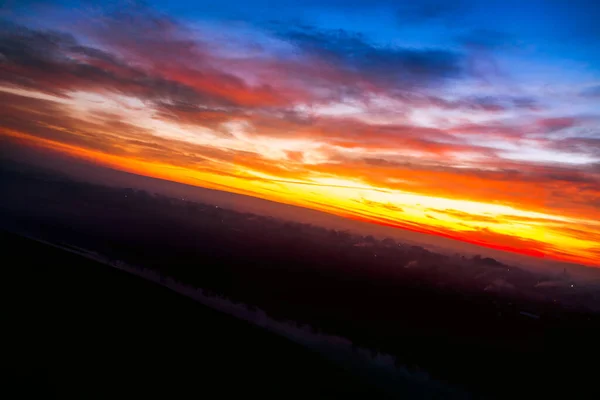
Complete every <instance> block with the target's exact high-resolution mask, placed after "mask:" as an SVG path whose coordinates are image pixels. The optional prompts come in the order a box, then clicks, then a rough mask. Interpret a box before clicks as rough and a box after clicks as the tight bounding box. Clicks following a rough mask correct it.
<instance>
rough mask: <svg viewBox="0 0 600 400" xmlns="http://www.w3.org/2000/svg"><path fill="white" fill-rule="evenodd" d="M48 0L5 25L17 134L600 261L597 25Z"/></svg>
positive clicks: (364, 213)
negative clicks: (381, 20)
mask: <svg viewBox="0 0 600 400" xmlns="http://www.w3.org/2000/svg"><path fill="white" fill-rule="evenodd" d="M492 3H493V4H496V3H495V2H492ZM310 4H312V3H310ZM361 4H362V3H361ZM386 4H387V3H386ZM290 7H291V6H290ZM307 7H308V8H310V7H313V8H314V7H316V9H319V6H318V5H316V4H312V5H310V6H307ZM365 7H366V8H365V9H364V10H363V11H362V12H363V13H365V15H366V16H365V17H364V18H365V21H370V20H369V18H371V17H372V15H371V14H369V10H370V9H369V8H368V6H367V5H366V3H365ZM386 7H387V6H386ZM494 7H499V9H501V8H502V6H501V5H500V3H498V4H496V5H495V6H494ZM159 9H160V10H161V11H157V10H159ZM32 10H33V11H31V15H29V13H24V12H23V10H21V9H18V8H15V9H11V10H9V11H7V13H8V14H7V15H8V17H9V19H10V20H11V21H12V22H10V23H8V22H2V24H3V26H1V27H0V28H1V29H0V63H1V64H0V67H1V68H0V100H1V101H2V104H3V105H2V106H1V107H0V135H1V136H2V137H3V138H5V139H7V140H13V141H18V142H19V143H21V144H25V145H28V146H41V147H43V148H46V149H49V150H52V151H54V152H57V153H64V154H68V155H70V156H74V157H78V158H82V159H85V160H88V161H94V162H96V163H99V164H101V165H104V166H110V167H112V168H116V169H120V170H124V171H128V172H133V173H137V174H140V175H146V176H151V177H157V178H161V179H167V180H172V181H177V182H181V183H186V184H191V185H195V186H203V187H209V188H214V189H220V190H226V191H231V192H236V193H241V194H248V195H252V196H257V197H260V198H264V199H268V200H274V201H278V202H283V203H287V204H293V205H298V206H303V207H307V208H312V209H316V210H320V211H325V212H329V213H333V214H337V215H341V216H345V217H348V218H354V219H359V220H362V221H367V222H372V223H377V224H382V225H387V226H395V227H398V228H403V229H409V230H414V231H418V232H423V233H429V234H434V235H439V236H444V237H450V238H453V239H458V240H461V241H464V242H469V243H474V244H479V245H483V246H486V247H490V248H496V249H502V250H508V251H512V252H517V253H522V254H526V255H533V256H537V257H548V258H551V259H556V260H563V261H570V262H577V263H582V264H587V265H596V266H598V265H600V264H599V263H600V261H599V260H600V168H599V167H598V166H600V130H599V129H600V114H598V110H600V91H599V90H598V88H600V71H598V70H597V69H595V68H594V67H595V66H596V64H595V59H593V58H590V57H592V56H590V55H589V54H587V53H586V52H588V51H589V49H588V47H586V46H585V45H584V44H582V45H581V46H580V48H578V49H577V51H575V50H573V52H572V53H567V52H566V50H564V49H562V50H561V51H562V53H559V52H558V50H556V52H557V53H556V54H559V55H560V57H558V59H556V57H555V58H552V57H547V56H546V55H542V54H537V53H535V52H534V51H532V50H527V48H525V49H523V48H522V47H518V46H516V45H515V46H516V47H515V46H513V44H512V42H513V41H514V37H513V36H514V35H522V37H523V39H522V41H525V42H527V41H528V40H531V43H534V44H537V45H540V46H541V44H540V43H541V42H540V43H538V42H535V40H536V39H535V38H533V36H527V35H530V34H531V32H525V31H523V32H521V31H519V32H510V33H506V34H505V35H499V36H495V35H490V32H487V33H484V32H478V33H477V35H475V36H469V35H468V34H472V33H473V32H471V31H468V32H464V28H460V29H459V28H458V27H452V26H443V27H442V26H437V25H435V24H437V23H436V22H435V21H426V25H427V26H426V27H423V26H417V25H415V26H412V27H411V28H410V29H408V30H407V31H406V32H404V33H402V35H401V34H399V33H395V31H393V29H392V28H391V27H390V26H387V25H386V26H387V28H385V29H384V28H382V29H381V30H377V29H375V28H376V26H377V24H375V23H374V22H373V21H371V22H369V23H367V22H365V23H364V24H363V25H362V26H361V27H360V29H362V31H359V32H354V31H352V30H351V27H350V26H342V27H339V29H337V30H336V29H334V28H333V27H330V26H317V25H316V24H317V23H316V22H314V21H313V22H314V24H315V25H303V24H299V23H296V24H289V25H287V26H285V27H284V26H280V25H265V24H263V23H262V22H261V23H259V22H257V21H252V20H246V21H245V22H243V23H242V22H239V21H238V20H229V19H221V18H217V19H216V20H215V19H210V18H208V17H207V18H201V17H197V18H196V17H194V18H191V19H190V18H183V17H182V16H181V15H175V14H170V11H169V10H167V9H166V8H165V6H164V4H158V3H157V9H153V8H151V7H147V6H139V5H134V6H131V5H130V6H129V8H128V7H121V8H117V9H112V10H109V9H90V10H84V11H82V12H79V13H73V12H72V10H70V9H68V8H66V9H65V8H62V7H61V6H59V5H51V6H46V8H43V11H44V12H45V13H47V14H46V15H49V16H50V17H49V18H48V19H47V20H45V21H44V22H40V21H38V20H37V19H35V20H34V19H33V17H32V15H36V12H38V13H40V12H41V11H40V10H36V9H35V7H33V9H32ZM365 10H366V11H365ZM475 10H477V9H476V8H475V9H472V10H471V11H468V12H465V13H466V14H465V18H467V17H468V18H467V19H469V18H471V17H472V20H471V19H469V20H470V21H471V22H470V24H471V25H469V24H467V25H468V26H469V27H471V28H470V29H472V30H476V28H477V26H476V24H475V23H474V22H473V21H475V20H477V18H476V16H477V15H479V14H477V13H480V12H481V11H475ZM413 11H414V10H413ZM413 11H411V12H413ZM323 12H325V11H323ZM328 12H331V13H333V14H336V13H337V14H336V15H345V14H344V12H345V11H344V10H337V11H336V10H333V11H332V10H330V11H328ZM404 12H407V13H408V11H404ZM309 14H310V13H309ZM471 14H474V16H472V15H471ZM559 14H560V13H559V11H556V15H554V14H552V13H551V15H550V16H548V17H547V18H559ZM311 15H312V14H311ZM67 17H68V18H67ZM281 18H283V19H285V18H284V17H281ZM286 18H287V17H286ZM306 18H308V20H310V21H312V19H311V18H313V17H310V16H307V17H306ZM332 18H333V17H332ZM413 18H414V19H415V20H416V19H418V16H414V17H413ZM332 20H335V19H332ZM60 21H68V23H65V24H63V25H60ZM340 23H341V24H343V23H342V22H340ZM420 23H421V24H422V23H423V22H420ZM59 27H60V28H59ZM354 28H356V27H354ZM356 29H359V28H356ZM394 29H396V28H394ZM375 31H377V32H378V34H375V33H373V32H375ZM369 32H370V33H369ZM449 32H450V33H452V35H453V36H452V38H453V39H451V41H450V42H448V41H446V40H450V39H438V40H439V43H438V42H435V43H434V42H431V43H429V42H427V43H426V42H425V41H424V42H423V43H422V44H418V40H419V38H426V37H428V38H430V37H438V36H439V38H446V37H447V34H449ZM546 34H547V35H550V34H551V33H548V32H547V33H546ZM423 40H425V39H423ZM428 40H429V39H428ZM509 42H510V45H509V44H508V43H509ZM527 43H529V42H527ZM557 43H558V44H557V46H558V45H559V44H561V43H563V42H560V41H558V42H557ZM553 54H554V53H553ZM586 57H587V58H586ZM581 60H585V61H587V62H588V64H589V65H591V67H589V68H585V67H583V66H581V65H582V64H581V63H582V62H583V61H581ZM586 65H587V64H586ZM531 70H535V71H538V72H537V73H536V74H532V73H531Z"/></svg>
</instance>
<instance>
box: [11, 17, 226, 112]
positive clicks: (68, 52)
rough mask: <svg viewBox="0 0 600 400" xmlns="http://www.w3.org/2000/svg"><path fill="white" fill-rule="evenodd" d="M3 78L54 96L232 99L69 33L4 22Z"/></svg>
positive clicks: (188, 100) (217, 102)
mask: <svg viewBox="0 0 600 400" xmlns="http://www.w3.org/2000/svg"><path fill="white" fill-rule="evenodd" d="M0 54H2V64H0V81H1V82H3V83H5V84H9V85H18V86H23V87H26V88H30V89H37V90H41V91H45V92H49V93H54V94H62V93H66V92H68V91H72V90H95V91H112V92H117V93H124V94H127V95H132V96H136V97H139V98H140V99H142V100H148V101H153V102H158V101H160V102H163V103H174V104H179V105H181V104H194V105H195V104H203V105H205V106H213V107H214V106H230V105H231V104H232V103H231V101H230V100H228V99H226V98H224V97H220V96H217V95H215V94H214V93H203V92H201V91H199V90H197V89H195V88H192V87H191V86H189V85H186V84H184V83H181V82H177V81H174V80H170V79H166V78H164V77H162V76H160V75H156V74H153V73H151V72H148V71H146V70H144V69H142V68H139V67H137V66H135V67H134V66H131V65H129V64H128V63H127V62H125V61H124V60H123V59H122V58H120V57H118V56H116V55H113V54H111V53H108V52H106V51H103V50H99V49H96V48H92V47H88V46H83V45H81V44H80V43H78V41H77V40H76V39H75V38H74V37H73V36H72V35H70V34H66V33H62V32H56V31H37V30H33V29H29V28H26V27H23V26H18V25H14V24H10V23H6V22H4V23H1V24H0Z"/></svg>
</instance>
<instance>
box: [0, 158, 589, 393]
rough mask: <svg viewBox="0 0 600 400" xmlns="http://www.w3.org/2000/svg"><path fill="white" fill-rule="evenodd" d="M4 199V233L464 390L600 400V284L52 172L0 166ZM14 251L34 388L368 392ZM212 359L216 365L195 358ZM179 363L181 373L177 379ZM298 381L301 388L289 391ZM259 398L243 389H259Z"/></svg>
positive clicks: (202, 311) (9, 243)
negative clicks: (78, 252)
mask: <svg viewBox="0 0 600 400" xmlns="http://www.w3.org/2000/svg"><path fill="white" fill-rule="evenodd" d="M0 185H1V190H2V193H3V194H4V195H3V196H2V211H1V213H2V214H1V215H2V218H1V220H2V225H3V228H4V229H6V230H7V231H13V232H17V233H20V234H27V235H30V236H33V237H38V238H40V239H43V240H45V241H48V242H50V243H55V244H58V245H60V246H63V247H65V248H67V249H68V248H69V247H71V248H74V249H77V248H82V249H86V250H88V251H93V252H96V253H98V254H101V255H103V256H105V257H106V258H107V259H109V260H113V261H112V262H118V261H124V262H127V263H130V264H132V265H140V266H143V267H144V268H149V269H150V270H154V271H158V272H160V273H161V274H163V275H164V276H168V277H170V278H173V279H175V280H177V281H179V282H182V283H185V284H187V285H191V286H193V287H198V288H202V289H204V290H205V291H207V293H212V294H214V295H219V296H224V297H225V298H228V299H231V300H232V301H234V302H240V303H243V304H246V305H248V306H252V307H258V308H260V309H262V310H264V311H265V312H266V313H267V314H268V315H269V316H270V317H272V318H274V319H276V320H282V321H284V320H285V321H293V322H294V323H298V324H302V325H308V326H310V327H312V329H313V331H315V332H322V333H323V334H329V335H337V336H340V337H344V338H347V339H349V340H351V341H352V343H353V345H355V346H357V347H360V348H365V349H370V350H371V351H372V352H373V354H374V355H375V354H377V353H384V354H390V355H393V356H394V357H395V359H396V364H397V365H398V366H404V367H406V368H408V370H413V371H425V372H426V373H427V374H428V375H429V376H430V377H431V379H433V380H435V381H438V382H445V384H447V385H448V386H449V387H453V388H456V389H457V390H459V392H460V391H465V392H468V393H471V394H472V396H475V397H480V396H481V397H483V398H504V397H508V396H513V395H514V396H519V397H521V396H533V395H548V396H557V395H561V396H565V397H566V396H574V397H577V398H594V393H596V388H595V387H594V384H593V382H594V378H593V376H594V369H593V368H590V361H591V360H594V359H595V357H596V356H597V355H598V346H597V345H596V342H595V341H596V340H597V337H598V333H600V318H599V316H598V314H597V313H595V311H597V308H596V307H597V304H598V292H597V287H596V286H595V284H594V283H588V284H584V283H574V281H572V280H571V279H570V277H569V275H568V273H567V272H563V273H559V274H547V275H540V274H537V273H532V272H527V271H525V270H522V269H519V268H516V267H511V266H510V265H505V264H503V263H500V262H498V261H496V260H494V259H492V258H486V257H480V256H477V257H471V258H467V257H461V256H454V257H450V256H445V255H440V254H436V253H433V252H429V251H427V250H425V249H424V248H422V247H419V246H413V245H405V244H403V243H397V242H396V241H394V240H392V239H377V238H374V237H372V236H366V237H365V236H360V235H357V234H355V233H351V232H345V231H336V230H332V229H325V228H321V227H318V226H312V225H308V224H300V223H293V222H289V221H284V220H279V219H276V218H272V217H263V216H257V215H253V214H249V213H242V212H236V211H234V210H230V209H223V208H221V207H219V206H214V205H210V204H202V203H198V202H192V201H186V200H182V199H174V198H169V197H167V196H164V195H161V194H155V193H147V192H145V191H142V190H137V189H133V188H117V187H108V186H100V185H94V184H89V183H82V182H78V181H75V180H72V179H70V178H68V177H66V176H61V175H58V174H55V173H52V172H49V171H43V170H35V171H34V170H31V169H21V170H19V168H15V167H14V166H13V167H12V168H4V169H3V170H2V178H1V179H0ZM2 243H3V248H4V249H6V250H5V252H4V253H5V255H6V258H5V259H6V260H10V261H9V262H7V263H5V267H4V268H5V270H6V271H7V272H6V273H5V279H4V280H3V282H4V284H5V285H6V288H5V289H4V290H3V292H4V293H6V294H7V300H5V301H6V303H5V304H6V305H7V306H8V311H9V313H8V315H9V320H8V321H7V322H8V324H5V326H6V327H7V328H5V329H7V330H8V332H9V333H10V335H9V337H10V338H11V340H9V341H6V342H5V343H6V344H7V349H5V351H8V352H9V354H12V356H13V358H12V359H13V361H12V362H17V363H18V364H19V365H22V368H23V369H22V371H24V373H25V372H27V373H28V374H29V373H31V374H33V375H22V379H25V380H26V381H27V382H28V383H26V384H25V386H26V387H27V388H29V389H31V390H34V389H36V390H38V389H39V390H42V391H43V390H50V389H57V390H59V391H60V393H62V391H66V392H65V393H68V394H70V395H75V393H79V392H77V390H85V388H86V387H87V388H88V389H87V390H88V392H90V390H89V388H90V387H94V388H99V387H100V386H102V387H104V388H105V389H106V390H108V388H112V387H114V388H115V390H117V389H116V387H120V385H125V389H124V390H130V391H133V392H131V393H138V392H136V391H138V390H142V392H143V391H144V390H145V391H152V392H154V390H155V389H153V388H154V386H145V385H142V384H141V383H140V384H136V383H135V382H138V383H139V382H140V381H144V382H155V383H156V384H157V385H158V386H159V387H158V389H156V390H164V391H165V393H168V392H169V391H170V390H187V389H185V388H190V387H191V386H193V383H192V379H191V378H190V374H192V375H193V374H194V373H198V374H200V375H202V376H205V378H204V379H206V380H207V381H209V382H210V384H214V385H216V380H214V379H216V376H217V375H218V376H219V377H220V378H219V379H221V380H223V379H225V380H227V379H228V378H227V377H228V376H229V374H230V373H231V374H234V375H235V377H236V378H235V380H236V382H237V380H238V379H240V377H242V376H243V379H244V382H247V384H248V385H252V384H255V383H256V381H257V379H259V376H260V375H261V374H267V375H269V376H270V378H269V382H270V383H272V384H273V385H274V386H269V385H267V386H269V388H268V390H267V392H265V396H267V397H268V393H273V394H275V393H278V392H277V391H278V390H280V389H281V390H282V389H283V388H287V389H288V390H292V389H290V388H294V387H296V386H299V387H302V390H307V391H308V392H307V393H308V394H307V395H310V393H311V392H312V393H315V392H318V393H327V396H326V397H330V396H332V397H335V396H337V395H340V396H342V395H343V393H348V392H352V393H354V392H355V391H360V390H367V389H365V387H366V386H361V385H360V384H359V383H357V382H359V381H356V380H351V381H352V382H353V383H352V385H349V384H348V383H346V384H342V385H337V384H336V383H335V382H336V381H335V379H337V378H334V377H335V376H340V378H339V379H347V378H343V377H344V371H343V368H339V367H337V366H334V365H329V363H328V362H326V361H324V360H323V359H321V358H320V357H319V356H318V355H317V354H312V353H311V352H309V351H307V350H303V349H301V348H300V347H299V346H298V345H295V344H293V343H291V342H289V343H288V342H287V341H286V340H285V339H283V338H282V339H280V338H276V337H274V336H273V335H272V334H270V333H267V332H262V331H260V330H259V329H258V328H253V327H252V326H249V325H248V324H247V323H244V322H238V321H234V320H232V318H231V317H227V316H223V315H221V314H219V313H217V312H214V311H210V310H207V309H206V308H205V307H203V306H200V305H197V304H194V303H193V302H192V301H191V300H186V299H185V298H181V297H180V296H178V295H176V294H172V293H169V292H168V291H167V290H166V289H162V288H160V287H155V286H154V285H153V284H149V283H144V282H143V281H140V278H134V277H130V276H127V275H126V274H125V273H123V272H118V271H113V270H111V269H112V268H111V267H110V266H103V265H101V264H97V263H94V262H91V261H89V260H86V259H84V258H81V257H78V256H75V255H71V254H68V253H65V252H64V250H59V249H56V248H49V247H47V245H43V244H38V243H36V242H33V241H31V240H30V239H24V238H19V237H17V236H14V235H13V234H8V233H4V234H3V236H2ZM544 282H545V283H546V284H540V283H544ZM126 293H128V294H126ZM134 310H135V311H134ZM196 314H197V315H196ZM74 332H79V333H77V334H75V333H74ZM242 332H243V333H242ZM11 341H14V343H12V344H10V343H11ZM78 343H81V344H78ZM91 343H98V344H97V345H92V344H91ZM79 346H81V348H85V349H86V350H85V351H84V352H82V353H80V352H79V351H78V350H77V348H79ZM223 346H225V347H223ZM278 346H281V349H280V348H279V347H278ZM63 348H64V352H63V350H61V349H63ZM21 351H25V352H26V354H27V357H24V356H23V355H22V353H21ZM205 352H208V354H210V356H206V355H202V356H200V354H205ZM17 354H18V355H19V356H18V357H17V356H16V355H17ZM111 354H112V355H111ZM283 354H288V355H287V356H283ZM204 357H208V358H207V359H204ZM270 357H275V358H273V359H272V360H270ZM277 357H284V358H285V360H286V361H285V362H283V363H281V360H280V359H278V358H277ZM296 357H297V358H298V361H292V360H294V359H295V358H296ZM10 359H11V358H10V357H9V358H7V360H10ZM111 359H114V360H119V361H118V362H117V364H118V365H111V361H110V360H111ZM258 359H260V360H261V362H260V365H261V367H260V368H259V367H257V365H258V363H257V360H258ZM127 360H129V361H127ZM176 360H177V361H176ZM186 360H187V361H186ZM262 360H264V361H265V362H263V361H262ZM269 360H270V361H269ZM9 362H10V361H9ZM128 362H131V363H132V364H128ZM55 363H56V364H55ZM184 364H185V366H186V367H185V368H186V371H187V372H185V373H181V374H180V372H175V371H182V369H183V368H184ZM54 365H65V370H62V369H55V368H54ZM167 365H169V367H168V368H167V367H166V366H167ZM280 365H285V366H286V367H285V368H289V370H287V369H285V368H282V367H281V366H280ZM592 365H593V361H592ZM6 366H7V365H6V364H5V367H6ZM50 367H52V368H50ZM219 368H223V369H227V371H228V372H224V370H219ZM229 368H232V369H233V370H232V371H229ZM261 368H266V370H265V371H263V372H261ZM321 369H323V371H327V372H319V371H320V370H321ZM274 370H277V371H279V372H278V373H279V374H280V375H277V376H281V378H275V375H273V374H274V372H273V371H274ZM61 371H64V372H61ZM219 371H221V372H219ZM241 371H246V372H243V373H242V372H241ZM286 371H287V372H286ZM307 371H310V375H306V373H308V372H307ZM330 371H331V372H330ZM48 374H50V375H48ZM63 374H64V375H63ZM70 374H75V376H77V378H71V377H69V378H66V376H70ZM130 374H133V376H130ZM211 374H212V375H211ZM323 374H327V376H328V378H327V379H326V380H325V381H323V380H322V379H323ZM332 374H333V375H332ZM298 375H302V376H303V378H302V379H303V382H304V383H302V384H295V383H294V382H295V381H294V379H299V378H298ZM9 376H10V375H9ZM61 376H62V377H63V378H60V377H61ZM61 379H67V381H68V383H67V382H66V381H62V380H61ZM96 379H101V380H102V382H104V383H102V384H100V383H99V382H98V381H97V380H96ZM186 379H187V381H186ZM178 382H180V383H178ZM276 382H281V386H278V385H279V384H278V383H277V384H275V383H276ZM346 382H348V380H347V381H346ZM355 383H356V385H357V386H356V387H354V384H355ZM197 384H199V385H200V386H202V385H204V384H203V383H200V381H199V382H197ZM364 384H365V385H370V383H366V382H365V383H364ZM44 385H47V386H44ZM56 385H58V386H57V387H55V386H56ZM72 385H73V386H72ZM77 385H79V386H77ZM244 385H245V384H240V385H238V384H237V383H236V384H235V385H234V386H227V385H226V386H224V387H223V388H221V389H219V390H223V391H226V390H239V389H240V388H241V387H242V386H244ZM76 387H79V388H80V389H76ZM244 387H245V386H244ZM252 387H253V386H248V392H249V393H250V392H252V393H260V390H258V389H257V388H256V387H255V389H252ZM381 389H382V391H383V392H385V390H387V389H386V388H381ZM103 390H104V389H103ZM111 390H112V389H111ZM202 390H204V389H202ZM261 390H262V389H261ZM271 390H272V392H270V391H271ZM322 390H323V392H321V391H322ZM368 390H369V393H370V394H369V395H368V397H374V396H375V393H376V392H371V389H368ZM292 391H293V392H294V393H293V394H294V395H296V394H298V396H300V397H302V394H301V392H298V391H296V390H295V389H293V390H292ZM340 391H341V392H340ZM91 392H94V393H98V394H99V395H100V393H103V392H101V391H98V392H96V389H94V390H92V391H91ZM91 392H90V394H93V393H91ZM104 393H107V392H104ZM356 393H359V392H356ZM388 394H389V393H388ZM574 394H576V396H575V395H574ZM286 396H287V394H286ZM324 396H325V395H324ZM414 396H415V397H418V396H419V394H418V393H416V394H415V395H414ZM361 397H362V396H361ZM423 398H424V397H423Z"/></svg>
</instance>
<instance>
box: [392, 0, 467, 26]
mask: <svg viewBox="0 0 600 400" xmlns="http://www.w3.org/2000/svg"><path fill="white" fill-rule="evenodd" d="M399 3H400V4H396V5H395V6H396V9H397V16H398V22H399V24H400V26H405V25H414V24H431V23H441V24H444V25H449V26H452V25H455V24H457V23H458V22H460V20H461V17H462V16H463V15H464V14H465V13H466V12H467V11H468V10H469V8H470V7H471V1H470V0H454V1H447V0H422V1H403V2H399Z"/></svg>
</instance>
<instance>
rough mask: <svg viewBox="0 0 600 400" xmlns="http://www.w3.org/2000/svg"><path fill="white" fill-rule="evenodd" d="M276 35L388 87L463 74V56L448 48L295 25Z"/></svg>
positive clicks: (340, 66)
mask: <svg viewBox="0 0 600 400" xmlns="http://www.w3.org/2000/svg"><path fill="white" fill-rule="evenodd" d="M277 34H278V35H279V36H280V37H282V38H284V39H286V40H288V41H290V42H291V43H293V44H294V45H296V46H298V47H299V48H300V49H302V50H303V51H304V52H305V53H306V54H307V55H309V56H315V57H318V58H322V59H324V60H329V61H330V62H332V63H335V64H336V65H338V66H339V68H341V69H345V70H347V71H351V72H354V73H357V74H358V75H360V76H362V77H365V78H366V79H368V80H369V81H372V82H374V83H377V84H379V85H384V86H387V87H388V88H389V89H394V88H403V87H410V86H414V85H417V86H418V85H430V84H436V83H440V82H442V81H444V80H446V79H450V78H460V77H462V76H463V74H464V65H463V61H464V56H463V55H462V54H460V53H456V52H453V51H449V50H439V49H412V48H402V47H392V46H377V45H375V44H373V43H370V42H369V41H368V40H367V39H366V38H365V37H364V36H362V35H360V34H355V33H350V32H347V31H345V30H335V31H330V30H319V29H316V28H311V27H296V28H292V29H288V30H283V31H279V32H277Z"/></svg>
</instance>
